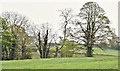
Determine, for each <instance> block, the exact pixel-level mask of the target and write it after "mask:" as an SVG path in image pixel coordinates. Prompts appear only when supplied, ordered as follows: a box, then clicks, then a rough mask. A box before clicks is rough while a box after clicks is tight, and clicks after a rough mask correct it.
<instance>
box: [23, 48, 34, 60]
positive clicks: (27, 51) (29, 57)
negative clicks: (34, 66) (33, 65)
mask: <svg viewBox="0 0 120 71" xmlns="http://www.w3.org/2000/svg"><path fill="white" fill-rule="evenodd" d="M32 55H33V54H32V49H31V48H27V49H26V54H25V59H32Z"/></svg>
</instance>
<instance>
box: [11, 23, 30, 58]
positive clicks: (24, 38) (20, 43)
mask: <svg viewBox="0 0 120 71" xmlns="http://www.w3.org/2000/svg"><path fill="white" fill-rule="evenodd" d="M11 28H12V33H13V35H14V36H15V37H16V42H15V43H16V44H17V45H16V46H17V48H14V49H16V54H17V53H18V52H19V53H18V54H17V56H19V57H20V58H21V56H20V54H21V52H22V59H26V56H27V55H26V54H27V48H26V45H27V44H29V43H30V38H29V36H28V34H27V33H26V32H25V29H24V28H23V27H21V26H19V25H16V24H14V25H11V26H9V31H10V30H11ZM17 28H19V30H16V29H17ZM10 32H11V31H10ZM17 56H16V57H17Z"/></svg>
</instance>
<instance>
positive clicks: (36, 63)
mask: <svg viewBox="0 0 120 71" xmlns="http://www.w3.org/2000/svg"><path fill="white" fill-rule="evenodd" d="M2 68H3V69H118V58H117V57H79V58H48V59H28V60H10V61H2Z"/></svg>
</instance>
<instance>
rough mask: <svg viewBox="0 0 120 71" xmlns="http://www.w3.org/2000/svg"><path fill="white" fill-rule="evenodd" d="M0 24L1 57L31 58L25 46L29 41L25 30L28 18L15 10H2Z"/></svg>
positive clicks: (11, 58)
mask: <svg viewBox="0 0 120 71" xmlns="http://www.w3.org/2000/svg"><path fill="white" fill-rule="evenodd" d="M0 25H1V28H2V31H1V32H2V34H1V35H2V46H3V48H2V51H3V52H2V54H3V57H2V58H3V59H10V60H14V59H27V58H31V57H27V56H28V55H27V54H28V52H27V50H28V49H27V48H26V45H27V44H28V43H29V42H30V41H29V36H28V34H27V33H26V30H25V29H26V28H27V27H28V19H27V18H26V17H24V16H22V15H21V14H18V13H15V12H4V13H2V16H1V23H0ZM29 50H30V49H29ZM26 57H27V58H26Z"/></svg>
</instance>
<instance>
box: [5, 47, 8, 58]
mask: <svg viewBox="0 0 120 71" xmlns="http://www.w3.org/2000/svg"><path fill="white" fill-rule="evenodd" d="M5 52H6V60H7V59H8V51H7V47H6V45H5Z"/></svg>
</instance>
